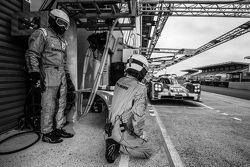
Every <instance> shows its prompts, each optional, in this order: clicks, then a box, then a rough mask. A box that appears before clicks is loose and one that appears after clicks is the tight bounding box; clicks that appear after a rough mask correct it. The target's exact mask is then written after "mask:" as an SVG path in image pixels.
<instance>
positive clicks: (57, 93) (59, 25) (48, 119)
mask: <svg viewBox="0 0 250 167" xmlns="http://www.w3.org/2000/svg"><path fill="white" fill-rule="evenodd" d="M48 22H49V27H48V28H39V29H38V30H36V31H34V32H33V33H32V34H31V36H30V38H29V41H28V42H29V43H28V44H29V48H28V50H27V51H26V54H25V58H26V64H27V68H28V72H29V76H30V80H31V82H32V83H33V84H37V83H38V82H40V85H41V89H42V94H41V107H42V110H41V133H42V134H43V136H42V141H44V142H48V143H60V142H62V141H63V139H62V138H71V137H73V134H70V133H67V132H66V131H65V130H64V129H63V125H64V124H63V123H64V122H65V116H64V110H65V107H66V95H67V84H66V78H69V79H70V75H69V73H68V69H67V67H66V61H67V57H66V47H67V42H66V40H65V39H64V38H63V34H64V32H65V31H66V30H67V29H68V28H69V25H70V20H69V17H68V15H67V14H66V13H65V12H64V11H62V10H59V9H53V10H51V11H50V13H49V20H48ZM57 100H58V109H57V110H56V108H57V107H56V104H57V103H56V101H57Z"/></svg>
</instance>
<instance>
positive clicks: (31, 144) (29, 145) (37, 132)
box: [0, 86, 41, 155]
mask: <svg viewBox="0 0 250 167" xmlns="http://www.w3.org/2000/svg"><path fill="white" fill-rule="evenodd" d="M35 88H37V87H34V86H32V87H31V88H30V89H29V91H28V93H27V96H26V99H25V101H26V102H25V108H24V110H25V119H26V120H25V121H26V122H27V121H28V120H27V117H28V116H27V111H26V110H27V104H28V102H27V101H28V100H27V99H28V97H29V95H30V94H31V93H33V91H34V89H35ZM32 133H34V134H36V136H37V138H36V139H35V140H34V142H32V143H30V144H28V145H26V146H24V147H22V148H19V149H16V150H11V151H0V155H6V154H12V153H16V152H19V151H22V150H25V149H27V148H29V147H31V146H33V145H34V144H35V143H37V142H38V141H39V140H40V138H41V135H40V132H39V131H36V130H29V131H24V132H20V133H17V134H14V135H11V136H9V137H7V138H5V139H3V140H1V141H0V145H1V144H3V143H4V142H6V141H8V140H10V139H13V138H16V137H19V136H21V135H25V134H32Z"/></svg>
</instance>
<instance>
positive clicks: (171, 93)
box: [147, 75, 201, 101]
mask: <svg viewBox="0 0 250 167" xmlns="http://www.w3.org/2000/svg"><path fill="white" fill-rule="evenodd" d="M147 87H148V97H149V100H150V101H154V100H160V99H178V100H196V101H201V86H200V84H198V83H191V82H186V83H184V84H183V85H181V84H179V83H178V81H177V80H176V78H175V77H174V76H171V75H168V76H161V77H158V78H155V79H152V80H151V81H149V82H148V84H147Z"/></svg>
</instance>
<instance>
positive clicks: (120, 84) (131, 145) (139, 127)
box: [106, 76, 152, 158]
mask: <svg viewBox="0 0 250 167" xmlns="http://www.w3.org/2000/svg"><path fill="white" fill-rule="evenodd" d="M146 93H147V89H146V86H145V85H144V84H142V83H141V82H139V81H138V80H136V79H135V78H134V77H131V76H127V77H123V78H121V79H119V80H118V81H117V83H116V85H115V90H114V96H113V98H112V106H111V111H110V113H109V118H108V119H109V121H110V122H111V123H112V124H113V126H114V127H113V130H112V135H111V136H110V137H107V136H106V139H107V138H112V139H113V140H115V141H116V142H118V143H119V144H120V151H121V152H123V153H125V154H128V155H131V156H133V157H137V158H149V157H150V156H151V155H152V150H151V148H149V146H148V144H147V142H146V141H145V139H144V138H143V133H144V132H145V131H144V126H145V120H146V112H147V94H146ZM121 125H125V127H124V126H121Z"/></svg>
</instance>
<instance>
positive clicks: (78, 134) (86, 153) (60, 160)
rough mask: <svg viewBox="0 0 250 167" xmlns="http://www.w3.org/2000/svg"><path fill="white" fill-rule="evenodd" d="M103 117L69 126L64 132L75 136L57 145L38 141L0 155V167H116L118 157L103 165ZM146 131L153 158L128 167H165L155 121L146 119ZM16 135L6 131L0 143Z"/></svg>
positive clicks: (16, 142)
mask: <svg viewBox="0 0 250 167" xmlns="http://www.w3.org/2000/svg"><path fill="white" fill-rule="evenodd" d="M105 117H106V113H89V114H88V115H87V116H86V117H85V118H83V119H82V120H81V121H79V122H77V123H75V124H69V125H67V126H66V127H65V128H66V130H67V131H70V132H73V133H75V136H74V137H73V138H71V139H64V141H63V142H62V143H60V144H48V143H44V142H42V141H41V140H40V141H39V142H38V143H36V144H35V145H33V146H32V147H30V148H28V149H26V150H23V151H20V152H18V153H13V154H9V155H0V167H80V166H81V167H99V166H100V167H101V166H109V167H112V166H120V159H121V158H120V157H121V156H120V157H118V159H117V160H116V161H115V163H113V164H109V163H107V161H106V159H105V157H104V153H105V143H104V138H103V127H104V123H105ZM148 118H149V119H148V121H147V128H146V129H147V131H148V136H149V139H150V142H149V144H150V145H151V146H152V148H153V150H154V155H153V156H152V157H151V158H150V159H149V160H140V159H134V158H131V157H130V158H129V165H128V166H130V167H140V166H141V167H146V166H148V167H160V166H169V164H168V160H167V156H166V153H165V150H164V146H163V145H164V144H163V142H164V141H163V139H162V136H161V132H160V130H159V127H158V125H157V123H156V121H155V117H150V116H148ZM13 133H17V131H10V132H8V133H6V134H3V135H1V136H0V140H1V139H3V138H5V137H7V136H8V135H11V134H13ZM34 138H35V135H28V136H22V137H18V138H16V139H13V140H10V141H9V142H6V143H4V144H2V145H1V148H0V151H2V150H4V149H5V150H8V149H10V148H11V149H13V148H15V147H18V146H19V147H20V145H24V144H25V142H26V143H27V142H30V141H31V139H34Z"/></svg>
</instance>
